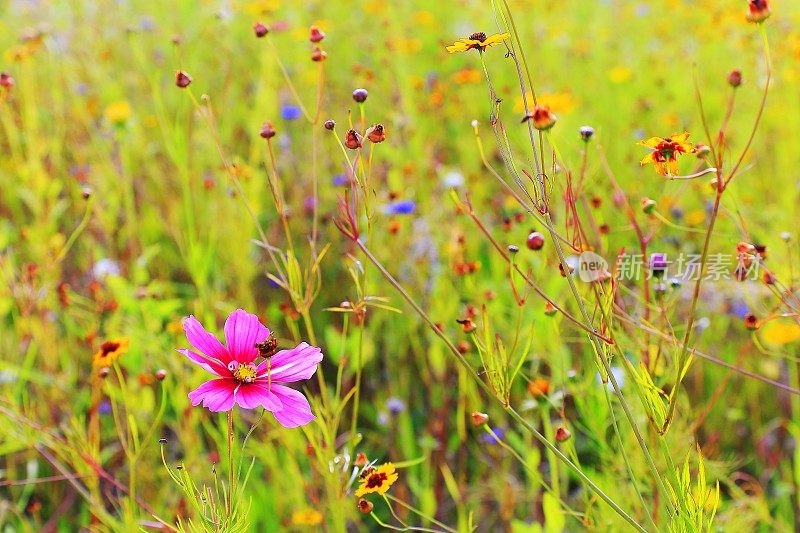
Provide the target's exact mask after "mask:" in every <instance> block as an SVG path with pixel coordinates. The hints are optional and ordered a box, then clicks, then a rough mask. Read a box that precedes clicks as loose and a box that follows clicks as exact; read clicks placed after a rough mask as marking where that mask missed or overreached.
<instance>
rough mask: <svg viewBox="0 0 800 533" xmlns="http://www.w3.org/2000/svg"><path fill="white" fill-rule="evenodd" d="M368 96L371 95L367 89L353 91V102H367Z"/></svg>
mask: <svg viewBox="0 0 800 533" xmlns="http://www.w3.org/2000/svg"><path fill="white" fill-rule="evenodd" d="M367 96H369V93H368V92H367V90H366V89H356V90H355V91H353V100H355V101H356V102H358V103H359V104H361V103H363V102H366V101H367Z"/></svg>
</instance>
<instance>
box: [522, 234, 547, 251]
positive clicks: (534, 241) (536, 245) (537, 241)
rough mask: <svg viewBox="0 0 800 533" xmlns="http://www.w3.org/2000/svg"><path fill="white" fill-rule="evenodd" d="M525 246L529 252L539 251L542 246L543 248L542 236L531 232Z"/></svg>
mask: <svg viewBox="0 0 800 533" xmlns="http://www.w3.org/2000/svg"><path fill="white" fill-rule="evenodd" d="M526 244H527V245H528V249H529V250H541V249H542V246H544V235H542V234H541V233H539V232H538V231H533V232H531V233H530V234H528V240H527V242H526Z"/></svg>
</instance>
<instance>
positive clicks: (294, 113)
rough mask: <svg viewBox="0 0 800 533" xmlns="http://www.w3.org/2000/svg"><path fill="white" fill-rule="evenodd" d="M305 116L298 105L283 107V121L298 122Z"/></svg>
mask: <svg viewBox="0 0 800 533" xmlns="http://www.w3.org/2000/svg"><path fill="white" fill-rule="evenodd" d="M302 116H303V111H302V110H301V109H300V108H299V107H297V106H296V105H285V106H282V107H281V118H282V119H283V120H297V119H298V118H300V117H302Z"/></svg>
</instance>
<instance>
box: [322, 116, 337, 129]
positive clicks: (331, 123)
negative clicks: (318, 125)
mask: <svg viewBox="0 0 800 533" xmlns="http://www.w3.org/2000/svg"><path fill="white" fill-rule="evenodd" d="M323 126H325V129H326V130H328V131H333V128H335V127H336V122H334V121H333V120H331V119H328V120H326V121H325V124H323Z"/></svg>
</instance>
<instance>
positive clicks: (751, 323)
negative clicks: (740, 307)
mask: <svg viewBox="0 0 800 533" xmlns="http://www.w3.org/2000/svg"><path fill="white" fill-rule="evenodd" d="M759 326H760V324H759V323H758V318H757V317H756V315H754V314H753V313H747V314H746V315H745V317H744V327H746V328H747V329H749V330H750V331H755V330H757V329H758V328H759Z"/></svg>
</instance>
